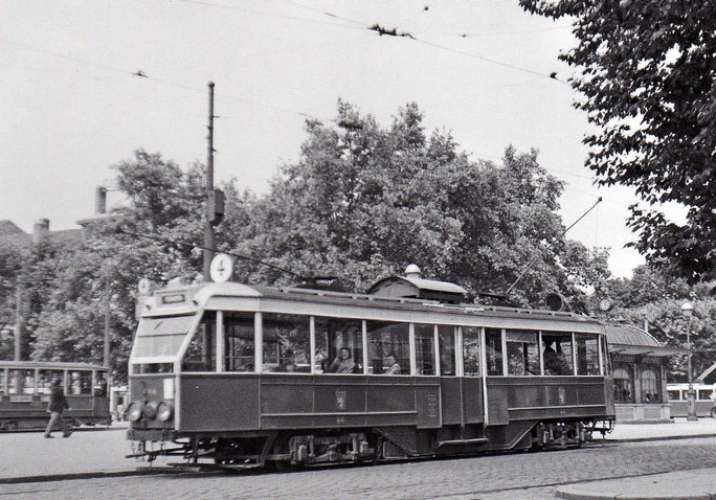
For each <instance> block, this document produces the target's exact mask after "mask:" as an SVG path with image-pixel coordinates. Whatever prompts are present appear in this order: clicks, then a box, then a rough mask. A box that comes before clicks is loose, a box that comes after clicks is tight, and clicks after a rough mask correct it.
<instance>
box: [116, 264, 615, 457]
mask: <svg viewBox="0 0 716 500" xmlns="http://www.w3.org/2000/svg"><path fill="white" fill-rule="evenodd" d="M451 287H452V288H451ZM454 287H457V286H456V285H452V284H449V283H441V282H436V281H431V280H424V279H420V278H418V277H414V276H413V277H409V276H408V277H395V278H394V280H393V281H392V282H384V283H382V284H381V285H380V286H377V287H375V286H374V288H373V289H372V290H371V291H372V292H373V294H369V295H352V294H344V293H334V292H326V291H317V290H306V289H291V288H280V289H275V288H266V287H257V286H246V285H241V284H238V283H231V282H227V283H211V284H206V285H203V286H201V285H199V286H193V287H184V288H169V289H164V290H160V291H157V292H155V293H154V295H153V297H150V298H148V299H146V300H145V301H144V304H143V305H142V311H143V313H142V317H141V320H140V323H139V327H138V331H137V334H136V337H135V342H134V345H133V349H132V354H131V357H130V367H129V369H130V377H129V379H130V380H129V388H130V397H129V400H130V401H131V403H130V406H129V408H128V412H127V415H128V418H129V420H130V429H129V431H128V439H130V440H132V441H133V442H134V444H135V446H134V449H135V450H136V453H134V454H132V455H130V456H147V457H149V459H153V458H155V457H156V456H157V455H159V454H162V455H176V456H181V457H184V458H185V459H188V460H190V461H192V462H194V463H197V462H198V461H199V460H200V459H202V460H203V459H209V460H212V461H213V462H215V463H216V464H220V465H221V466H224V467H235V468H245V467H252V466H259V467H260V466H263V465H265V464H266V463H273V464H276V465H278V466H285V465H294V466H310V465H314V464H321V463H340V462H356V461H361V460H371V461H375V460H380V459H387V458H397V457H412V456H436V455H454V454H465V453H475V452H480V451H490V450H513V449H516V450H519V449H529V448H537V449H540V448H548V447H552V446H558V447H566V446H579V445H581V444H582V443H583V442H584V441H585V440H588V439H589V438H590V437H591V433H592V432H594V431H600V432H602V433H604V432H608V431H609V430H611V427H612V423H613V420H614V414H615V411H614V402H613V388H612V382H611V378H610V376H609V366H608V353H607V344H606V340H605V336H604V328H603V326H602V325H601V324H600V323H599V322H597V321H596V320H594V319H592V318H588V317H586V316H579V315H574V314H571V313H566V312H554V311H535V310H526V309H517V308H507V307H493V306H485V305H476V304H456V303H454V302H455V301H454V300H440V298H443V299H444V298H447V299H450V298H452V299H454V298H455V295H460V293H461V292H460V290H462V289H460V290H457V289H456V288H454ZM457 288H459V287H457ZM416 290H417V291H416ZM426 295H427V296H429V297H430V298H426ZM410 297H417V298H410ZM451 302H452V303H451ZM326 360H330V361H331V362H330V363H327V362H326ZM395 365H398V369H397V371H396V367H395ZM338 367H341V368H340V369H339V368H338ZM152 443H153V444H152Z"/></svg>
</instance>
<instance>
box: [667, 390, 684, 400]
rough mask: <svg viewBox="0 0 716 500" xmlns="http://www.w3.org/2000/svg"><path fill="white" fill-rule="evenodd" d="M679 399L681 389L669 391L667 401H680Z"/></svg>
mask: <svg viewBox="0 0 716 500" xmlns="http://www.w3.org/2000/svg"><path fill="white" fill-rule="evenodd" d="M680 400H681V391H674V390H670V391H669V401H680Z"/></svg>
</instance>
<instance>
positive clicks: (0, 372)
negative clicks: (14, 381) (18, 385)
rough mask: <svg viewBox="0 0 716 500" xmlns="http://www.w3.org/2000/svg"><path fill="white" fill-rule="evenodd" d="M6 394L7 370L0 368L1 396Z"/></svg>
mask: <svg viewBox="0 0 716 500" xmlns="http://www.w3.org/2000/svg"><path fill="white" fill-rule="evenodd" d="M3 394H5V370H4V369H2V368H0V396H2V395H3Z"/></svg>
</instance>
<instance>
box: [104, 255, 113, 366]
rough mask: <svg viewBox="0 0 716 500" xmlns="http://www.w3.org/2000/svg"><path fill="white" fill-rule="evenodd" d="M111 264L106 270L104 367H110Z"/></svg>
mask: <svg viewBox="0 0 716 500" xmlns="http://www.w3.org/2000/svg"><path fill="white" fill-rule="evenodd" d="M109 276H110V275H109V266H105V272H104V367H105V368H109V316H110V311H111V305H112V283H111V281H110V279H109Z"/></svg>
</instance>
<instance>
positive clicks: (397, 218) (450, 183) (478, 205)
mask: <svg viewBox="0 0 716 500" xmlns="http://www.w3.org/2000/svg"><path fill="white" fill-rule="evenodd" d="M422 121H423V115H422V113H421V112H420V110H419V109H418V107H417V105H415V104H408V105H407V106H405V107H403V108H401V109H399V111H398V113H397V114H396V116H394V118H393V121H392V123H391V124H390V126H389V127H381V126H380V125H379V124H378V123H377V122H376V120H375V119H374V118H373V117H372V116H370V115H361V114H360V113H359V111H358V110H357V109H356V108H355V107H353V106H351V105H349V104H347V103H345V102H339V107H338V117H337V119H336V126H329V125H325V124H323V123H321V122H319V121H309V122H308V123H307V134H308V138H307V139H306V141H305V142H304V144H303V146H302V148H301V156H300V158H299V160H298V161H296V162H294V163H290V164H287V165H285V166H284V167H283V169H282V171H281V173H280V174H279V175H278V176H277V177H276V178H275V179H274V180H273V182H272V185H271V191H270V193H269V194H268V196H266V197H264V198H262V199H261V200H259V201H258V202H257V203H256V205H255V207H254V210H253V211H252V212H251V224H253V225H254V230H253V231H252V233H253V235H252V237H250V238H248V239H246V240H243V241H241V242H240V244H239V246H238V247H237V250H238V251H239V252H244V253H248V254H250V255H252V256H255V257H257V258H258V257H261V258H262V259H264V260H266V261H268V262H269V263H271V264H273V265H275V266H278V267H282V268H286V269H291V270H293V271H295V272H298V273H300V274H302V275H308V276H311V275H335V276H338V277H339V278H341V279H342V280H343V282H344V286H345V287H346V288H349V289H358V290H365V289H367V288H368V286H369V285H370V284H371V283H373V282H375V281H376V280H377V279H379V278H381V277H385V276H387V275H394V274H402V272H403V270H404V269H405V267H406V266H407V265H408V264H411V263H413V264H417V265H418V266H420V268H421V269H422V271H423V274H424V275H425V276H428V277H432V278H436V279H444V280H448V281H454V282H457V283H460V284H462V285H464V286H466V287H467V288H468V289H470V290H471V291H473V292H492V293H501V292H505V291H506V290H507V289H508V288H509V285H510V283H512V282H513V281H514V280H515V279H516V277H517V275H518V274H519V273H520V271H522V269H523V267H524V265H525V264H526V263H528V262H532V263H533V265H532V266H530V268H529V270H528V273H527V274H526V276H525V277H524V278H523V280H522V281H521V282H520V284H519V286H517V287H516V288H515V292H514V294H513V297H511V298H512V299H513V300H514V301H516V302H519V303H522V304H537V303H541V301H542V299H543V297H544V293H545V292H547V291H554V290H559V291H561V292H562V293H565V294H567V295H572V294H573V292H574V287H573V286H572V284H571V283H572V282H571V281H569V280H568V279H567V278H568V277H569V275H570V274H571V273H572V271H575V269H576V268H580V269H581V270H584V269H586V268H587V267H589V268H590V270H589V271H579V272H581V274H582V276H584V277H586V276H587V275H589V279H605V278H606V276H607V275H608V270H607V268H606V261H605V260H604V261H600V260H599V259H598V258H597V259H596V260H595V259H594V256H593V255H592V254H591V253H590V252H589V251H587V250H586V249H585V248H583V247H582V249H581V251H574V252H572V253H571V254H568V252H566V250H567V248H568V247H567V245H566V243H565V239H564V235H563V232H564V227H563V225H562V221H561V218H560V217H559V215H558V214H557V210H558V208H559V205H558V198H559V196H560V194H561V192H562V183H561V181H559V180H558V179H556V178H555V177H553V176H552V175H550V174H549V173H548V172H547V171H546V170H545V169H544V168H543V167H542V166H540V164H539V162H538V160H537V152H536V151H531V152H529V153H518V152H517V151H515V150H514V148H512V147H508V148H507V149H506V150H505V155H504V158H503V160H502V162H501V164H500V165H496V164H493V163H492V162H487V161H479V160H478V161H472V160H471V159H470V158H469V156H468V154H467V153H466V152H464V151H461V150H460V149H459V147H458V145H457V144H456V142H455V140H454V139H453V137H452V135H451V134H450V133H449V132H440V131H433V132H431V133H428V132H426V131H425V129H424V126H423V124H422ZM577 246H579V244H577V243H572V244H571V246H569V249H572V250H575V249H576V247H577ZM246 273H247V274H245V275H244V276H245V278H246V279H248V280H256V281H261V282H268V283H287V282H292V281H294V282H295V277H292V276H288V275H282V274H281V273H278V272H276V271H275V270H273V269H269V268H266V267H261V266H257V265H253V266H252V265H249V266H248V267H247V269H246ZM252 273H253V274H252Z"/></svg>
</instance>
